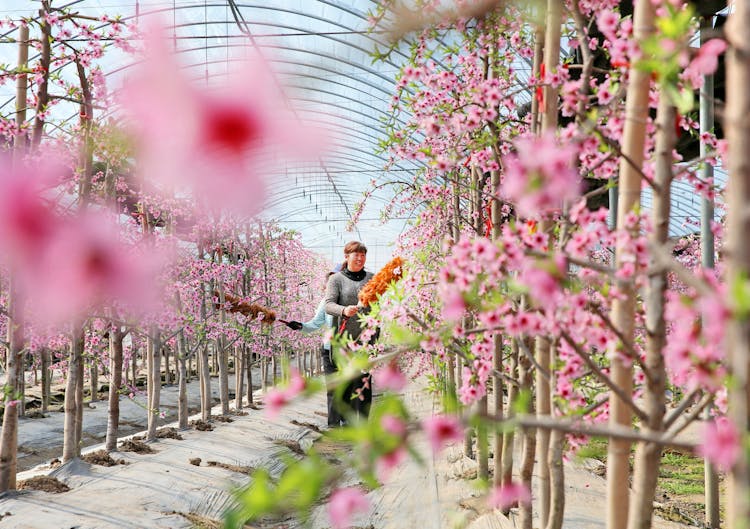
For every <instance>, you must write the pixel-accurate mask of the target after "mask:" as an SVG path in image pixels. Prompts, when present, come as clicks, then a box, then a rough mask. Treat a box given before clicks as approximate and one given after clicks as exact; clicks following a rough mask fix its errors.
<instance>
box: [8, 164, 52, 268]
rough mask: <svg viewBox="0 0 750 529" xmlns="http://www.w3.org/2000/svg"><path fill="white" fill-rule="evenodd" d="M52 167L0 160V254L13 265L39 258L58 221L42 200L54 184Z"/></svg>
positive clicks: (21, 264) (20, 264)
mask: <svg viewBox="0 0 750 529" xmlns="http://www.w3.org/2000/svg"><path fill="white" fill-rule="evenodd" d="M52 175H53V166H52V165H40V164H34V165H28V164H25V165H21V164H19V165H17V166H16V167H14V166H13V161H12V160H11V159H10V158H9V157H0V254H2V258H3V260H4V261H5V262H6V263H7V264H9V265H11V266H13V267H16V266H23V265H24V264H25V263H28V262H33V261H34V260H36V259H37V258H38V255H39V252H40V250H41V248H42V247H43V246H44V245H45V244H47V242H48V241H49V239H50V237H51V236H52V234H53V233H54V231H55V229H56V225H57V222H58V218H57V216H56V215H55V214H54V211H53V210H52V208H51V206H50V205H49V204H48V203H47V202H46V201H45V200H44V199H43V197H42V195H43V193H44V191H45V188H47V187H50V185H51V184H52V182H53V176H52Z"/></svg>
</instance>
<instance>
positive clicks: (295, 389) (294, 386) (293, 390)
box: [264, 369, 306, 420]
mask: <svg viewBox="0 0 750 529" xmlns="http://www.w3.org/2000/svg"><path fill="white" fill-rule="evenodd" d="M305 386H306V382H305V378H304V377H303V376H302V375H300V373H299V371H297V370H296V369H292V370H291V373H290V375H289V384H287V386H286V387H285V388H282V389H276V388H274V389H272V390H270V391H269V392H268V394H266V397H265V399H264V401H265V403H266V415H267V416H268V418H269V419H272V420H273V419H275V418H276V417H278V415H279V412H281V410H282V409H283V408H284V406H286V405H287V404H289V403H290V402H291V401H292V399H293V398H294V397H296V396H297V395H299V394H300V393H302V391H304V389H305Z"/></svg>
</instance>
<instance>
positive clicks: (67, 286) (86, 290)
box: [0, 157, 166, 324]
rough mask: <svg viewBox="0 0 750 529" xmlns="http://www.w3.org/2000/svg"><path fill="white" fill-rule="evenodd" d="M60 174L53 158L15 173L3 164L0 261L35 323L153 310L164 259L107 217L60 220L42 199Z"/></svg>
mask: <svg viewBox="0 0 750 529" xmlns="http://www.w3.org/2000/svg"><path fill="white" fill-rule="evenodd" d="M62 168H63V165H62V164H57V162H56V161H55V160H54V159H53V158H52V157H50V159H48V160H45V161H44V162H37V163H34V164H29V165H21V164H20V163H19V164H17V165H16V166H15V167H13V165H12V161H11V160H10V159H8V158H0V253H2V259H3V260H4V261H5V263H6V264H7V265H8V266H9V267H10V270H11V273H12V275H13V277H14V279H15V281H16V285H17V288H18V289H19V293H20V294H21V295H22V296H23V297H24V299H25V300H26V301H27V302H28V303H29V309H30V311H31V313H32V316H33V317H34V318H35V319H36V320H37V321H39V322H40V323H43V324H61V323H63V322H69V321H73V320H75V319H77V318H79V317H85V316H87V315H89V314H91V312H92V311H95V310H97V309H99V308H101V307H102V305H104V304H118V305H119V306H121V308H126V309H128V310H129V311H131V312H133V311H135V310H136V309H138V310H139V311H140V310H144V309H150V308H152V307H153V306H154V305H155V304H156V303H157V302H158V300H159V298H160V296H159V289H158V288H157V285H156V282H155V278H156V277H157V276H158V274H159V271H160V270H161V268H162V267H163V266H164V264H165V263H166V254H164V253H163V252H161V251H159V250H158V249H156V248H154V247H151V246H149V248H148V252H147V254H144V252H139V251H138V250H139V248H138V246H137V245H135V244H131V243H126V242H125V241H123V240H122V237H121V235H120V232H121V227H120V226H118V224H117V222H116V220H115V219H114V217H112V216H109V215H107V214H105V213H103V212H95V211H89V212H88V213H87V214H86V215H70V214H69V215H62V214H59V213H57V212H56V211H55V207H56V204H55V203H54V202H53V201H52V200H51V199H48V198H45V196H44V195H45V194H46V193H47V192H48V191H49V190H51V189H52V188H53V187H54V186H55V184H56V183H59V182H60V178H59V177H60V175H61V174H63V173H62Z"/></svg>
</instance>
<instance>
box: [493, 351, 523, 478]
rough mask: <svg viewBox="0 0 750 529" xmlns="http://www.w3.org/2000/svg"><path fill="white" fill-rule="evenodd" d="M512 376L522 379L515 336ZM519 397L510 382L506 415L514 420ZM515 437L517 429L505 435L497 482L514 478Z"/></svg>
mask: <svg viewBox="0 0 750 529" xmlns="http://www.w3.org/2000/svg"><path fill="white" fill-rule="evenodd" d="M510 377H511V378H513V379H514V380H520V376H519V375H518V338H514V339H513V342H512V344H511V352H510ZM517 398H518V386H516V385H515V384H508V405H507V408H506V409H507V411H506V412H505V416H506V417H507V418H508V419H509V420H512V418H513V415H514V412H513V406H514V405H515V402H516V399H517ZM514 439H515V431H514V430H513V429H509V430H508V431H507V432H505V435H503V461H502V467H501V468H500V469H499V471H498V468H497V466H495V472H496V473H498V474H499V475H500V476H501V478H500V481H498V480H497V479H496V480H495V484H500V483H504V484H505V483H510V482H511V481H512V480H513V442H514Z"/></svg>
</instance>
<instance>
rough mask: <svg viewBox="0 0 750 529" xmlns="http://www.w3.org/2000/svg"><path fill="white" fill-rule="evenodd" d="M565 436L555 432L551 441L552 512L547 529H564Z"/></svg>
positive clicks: (557, 431) (549, 457) (548, 461)
mask: <svg viewBox="0 0 750 529" xmlns="http://www.w3.org/2000/svg"><path fill="white" fill-rule="evenodd" d="M564 444H565V435H564V434H563V432H561V431H559V430H553V431H552V435H551V436H550V441H549V452H548V454H547V464H548V465H549V472H550V512H549V519H548V520H547V529H562V524H563V515H564V514H565V470H564V468H563V446H564Z"/></svg>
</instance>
